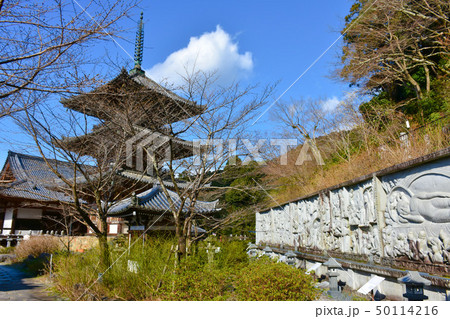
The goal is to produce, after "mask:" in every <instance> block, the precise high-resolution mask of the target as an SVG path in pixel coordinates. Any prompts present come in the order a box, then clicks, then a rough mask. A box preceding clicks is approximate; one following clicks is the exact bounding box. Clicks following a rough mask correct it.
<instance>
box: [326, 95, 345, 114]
mask: <svg viewBox="0 0 450 319" xmlns="http://www.w3.org/2000/svg"><path fill="white" fill-rule="evenodd" d="M339 104H341V101H340V100H339V99H338V98H337V97H335V96H333V97H332V98H331V99H327V100H325V101H324V102H323V104H322V109H323V110H324V111H328V112H332V111H334V110H335V109H336V108H337V107H338V106H339Z"/></svg>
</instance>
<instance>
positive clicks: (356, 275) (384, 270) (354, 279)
mask: <svg viewBox="0 0 450 319" xmlns="http://www.w3.org/2000/svg"><path fill="white" fill-rule="evenodd" d="M259 248H260V250H261V254H262V249H263V248H264V247H263V246H260V247H259ZM271 248H272V250H273V254H274V255H275V256H280V257H281V256H283V255H284V254H285V253H286V252H287V250H286V249H281V248H275V247H271ZM295 254H296V255H297V265H296V266H297V268H303V269H305V270H307V269H309V268H311V267H312V266H313V265H315V264H316V263H317V262H320V263H324V262H325V261H327V260H328V259H329V258H330V256H324V255H315V254H307V253H304V252H298V251H296V252H295ZM336 260H337V261H338V262H339V263H340V264H342V269H338V270H337V271H338V273H339V276H338V280H341V281H343V282H345V283H346V285H347V286H348V287H349V288H350V289H352V290H353V291H356V290H358V289H359V288H361V287H362V286H363V285H364V284H366V283H367V282H368V281H369V280H370V278H371V277H373V276H374V275H377V276H381V277H383V278H385V280H384V281H382V282H381V284H380V285H379V286H378V287H377V289H378V291H379V292H380V293H382V294H384V295H386V298H387V299H389V300H398V301H400V300H406V298H404V297H403V294H404V293H405V292H406V288H405V285H404V284H402V283H399V282H398V281H397V278H400V277H403V276H405V275H406V274H407V271H405V270H400V269H394V268H389V267H385V266H380V265H375V264H370V263H365V262H355V261H351V260H344V259H340V258H336ZM327 271H328V269H327V267H326V266H323V265H321V266H320V267H319V268H318V269H317V270H316V271H315V274H316V275H317V276H318V277H320V276H322V275H325V276H326V274H327ZM421 276H422V277H424V278H426V279H428V280H430V281H431V285H430V286H428V287H424V293H425V295H426V296H428V298H429V299H428V300H429V301H445V300H450V279H449V278H444V277H438V276H432V275H429V274H426V273H421Z"/></svg>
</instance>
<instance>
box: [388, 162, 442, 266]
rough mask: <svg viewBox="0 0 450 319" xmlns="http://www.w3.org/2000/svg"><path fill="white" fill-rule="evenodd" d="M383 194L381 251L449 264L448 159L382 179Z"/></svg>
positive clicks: (425, 261)
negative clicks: (383, 225)
mask: <svg viewBox="0 0 450 319" xmlns="http://www.w3.org/2000/svg"><path fill="white" fill-rule="evenodd" d="M382 184H383V188H384V189H385V191H386V194H387V204H386V206H387V207H386V213H385V222H386V225H387V226H386V227H385V229H384V230H383V243H384V246H385V248H384V253H385V255H386V256H388V257H401V256H407V257H408V258H409V259H411V260H416V261H422V262H424V263H427V264H428V263H449V261H450V260H449V251H450V247H449V246H448V243H449V240H448V238H449V237H450V160H449V159H444V160H441V161H438V162H434V163H431V164H425V165H422V166H420V167H417V168H414V169H410V170H407V171H403V172H398V173H395V174H392V175H390V176H385V177H383V178H382Z"/></svg>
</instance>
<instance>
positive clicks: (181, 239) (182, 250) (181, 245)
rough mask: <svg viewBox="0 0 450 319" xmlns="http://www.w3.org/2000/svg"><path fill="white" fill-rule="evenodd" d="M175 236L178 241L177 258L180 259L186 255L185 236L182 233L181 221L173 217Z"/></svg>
mask: <svg viewBox="0 0 450 319" xmlns="http://www.w3.org/2000/svg"><path fill="white" fill-rule="evenodd" d="M175 236H176V239H177V243H178V250H177V258H178V260H181V259H182V258H184V257H185V256H186V236H185V235H184V234H183V221H182V220H181V219H180V218H176V219H175Z"/></svg>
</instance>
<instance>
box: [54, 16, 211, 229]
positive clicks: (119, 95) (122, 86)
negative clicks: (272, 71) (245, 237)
mask: <svg viewBox="0 0 450 319" xmlns="http://www.w3.org/2000/svg"><path fill="white" fill-rule="evenodd" d="M143 33H144V31H143V16H142V14H141V17H140V21H139V23H138V31H137V34H136V44H135V55H134V58H135V61H134V68H133V69H132V70H131V71H129V72H127V71H126V70H125V69H122V71H121V72H120V73H119V74H118V75H117V76H116V77H115V78H114V79H112V80H111V81H109V82H108V83H106V84H104V85H102V86H100V87H98V88H96V89H94V90H93V91H91V92H88V93H84V94H80V95H77V96H73V97H71V98H69V99H64V100H62V101H61V102H62V104H63V106H64V107H66V108H68V109H71V110H74V111H77V112H80V113H83V114H85V115H88V116H91V117H94V118H96V119H98V122H99V124H98V125H96V126H95V127H94V128H93V130H92V131H91V132H89V133H87V134H85V135H83V136H78V137H72V138H65V139H63V140H62V141H61V143H62V144H63V145H64V147H65V148H66V149H69V150H71V151H73V152H76V153H78V154H82V155H89V156H92V157H94V158H95V157H96V155H97V154H102V155H103V154H104V152H103V153H102V150H104V149H105V148H107V149H108V150H110V151H111V152H110V154H111V159H110V161H111V162H113V161H117V160H119V161H120V163H119V165H117V164H118V163H117V162H115V163H114V164H116V165H114V166H115V167H120V168H119V169H117V172H116V173H117V174H118V175H120V176H122V177H124V178H128V179H131V180H135V181H139V182H141V183H145V184H147V185H148V187H147V190H145V191H144V192H141V193H139V194H137V195H134V196H132V197H130V198H125V199H123V200H122V201H119V202H118V203H108V205H112V206H111V208H110V209H109V210H108V212H109V213H108V214H110V216H111V217H118V218H124V219H125V220H126V221H127V223H128V224H129V225H131V226H133V224H134V225H140V226H142V225H144V226H148V225H149V224H150V223H152V221H154V220H155V219H156V218H157V217H158V216H159V215H160V214H162V213H164V212H167V211H168V210H169V213H168V214H166V216H165V218H161V219H159V220H158V224H156V225H155V227H156V228H158V227H159V229H166V230H167V229H170V227H171V226H170V224H171V221H170V218H168V217H170V216H171V215H172V214H171V213H170V207H169V205H168V200H167V198H166V195H165V194H164V192H162V190H161V186H159V185H158V181H157V179H156V178H155V176H154V174H153V162H152V160H151V158H149V157H147V156H146V154H147V151H151V152H152V154H154V156H155V159H156V162H157V163H158V166H159V167H161V166H162V165H161V164H162V163H164V162H165V161H167V159H168V158H169V157H170V158H171V159H172V160H177V159H183V158H186V157H190V156H193V154H194V147H195V146H194V144H193V143H192V142H190V141H186V140H183V139H181V138H178V137H177V136H176V134H174V132H172V131H171V129H170V125H169V124H173V123H176V122H180V121H183V120H186V119H190V118H193V117H195V116H199V115H201V114H202V113H203V112H204V110H205V107H204V106H202V105H198V104H197V103H195V102H193V101H190V100H187V99H184V98H182V97H180V96H178V95H177V94H175V93H174V92H172V91H170V90H168V89H166V88H165V87H163V86H161V85H160V84H158V83H156V82H155V81H153V80H152V79H150V78H149V77H147V76H146V75H145V72H144V70H142V68H141V65H142V59H143ZM123 145H126V147H125V148H124V147H123ZM168 150H169V152H170V154H168ZM163 182H164V185H165V186H166V187H169V188H171V187H173V186H174V185H173V183H172V181H171V180H170V179H167V180H164V181H163ZM177 186H178V187H179V188H185V187H187V186H188V185H187V184H186V183H183V182H179V183H177ZM170 196H171V197H172V200H174V202H176V203H180V202H181V201H180V198H179V196H178V195H177V194H176V193H175V192H173V191H170ZM216 205H217V201H215V202H201V201H198V202H196V204H195V207H194V209H195V211H198V212H202V213H206V214H211V213H214V212H215V211H216V210H217V209H216ZM156 228H155V229H156Z"/></svg>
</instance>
